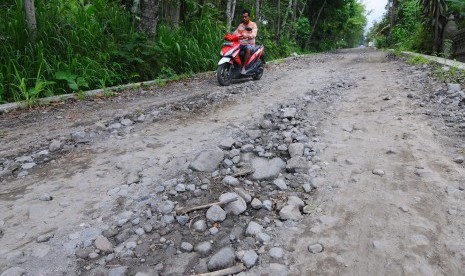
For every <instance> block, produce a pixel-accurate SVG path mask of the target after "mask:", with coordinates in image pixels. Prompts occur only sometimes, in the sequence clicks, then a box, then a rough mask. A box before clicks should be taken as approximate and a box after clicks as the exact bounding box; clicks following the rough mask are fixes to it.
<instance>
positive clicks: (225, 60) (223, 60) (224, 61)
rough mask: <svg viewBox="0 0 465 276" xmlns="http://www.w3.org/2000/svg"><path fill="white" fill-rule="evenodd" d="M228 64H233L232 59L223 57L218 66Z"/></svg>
mask: <svg viewBox="0 0 465 276" xmlns="http://www.w3.org/2000/svg"><path fill="white" fill-rule="evenodd" d="M227 62H231V58H230V57H222V58H221V59H220V61H219V62H218V66H219V65H221V64H224V63H227Z"/></svg>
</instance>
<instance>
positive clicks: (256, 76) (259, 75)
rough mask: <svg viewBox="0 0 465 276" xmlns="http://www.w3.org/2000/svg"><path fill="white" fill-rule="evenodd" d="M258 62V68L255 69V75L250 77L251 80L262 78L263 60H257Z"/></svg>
mask: <svg viewBox="0 0 465 276" xmlns="http://www.w3.org/2000/svg"><path fill="white" fill-rule="evenodd" d="M258 62H260V64H259V66H258V68H257V73H255V74H254V75H253V76H252V79H253V80H259V79H261V78H262V76H263V70H264V64H263V60H261V59H260V60H259V61H258Z"/></svg>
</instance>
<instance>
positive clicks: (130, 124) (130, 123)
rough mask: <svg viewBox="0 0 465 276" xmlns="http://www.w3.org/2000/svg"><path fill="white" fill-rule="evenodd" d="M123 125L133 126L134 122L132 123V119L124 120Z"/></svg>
mask: <svg viewBox="0 0 465 276" xmlns="http://www.w3.org/2000/svg"><path fill="white" fill-rule="evenodd" d="M121 124H122V125H123V126H132V125H133V124H134V122H133V121H131V120H130V119H123V120H121Z"/></svg>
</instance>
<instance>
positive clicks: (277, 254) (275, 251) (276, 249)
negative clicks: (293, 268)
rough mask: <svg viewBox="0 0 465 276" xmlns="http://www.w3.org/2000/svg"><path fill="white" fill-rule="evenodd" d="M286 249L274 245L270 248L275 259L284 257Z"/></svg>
mask: <svg viewBox="0 0 465 276" xmlns="http://www.w3.org/2000/svg"><path fill="white" fill-rule="evenodd" d="M283 254H284V251H283V249H282V248H281V247H273V248H271V249H270V252H269V255H270V257H271V258H273V259H281V258H282V257H283Z"/></svg>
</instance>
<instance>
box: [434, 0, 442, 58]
mask: <svg viewBox="0 0 465 276" xmlns="http://www.w3.org/2000/svg"><path fill="white" fill-rule="evenodd" d="M440 13H441V8H440V3H439V1H438V5H437V7H436V14H435V19H434V20H435V22H434V41H433V53H435V54H436V53H437V52H438V45H439V14H440Z"/></svg>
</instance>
